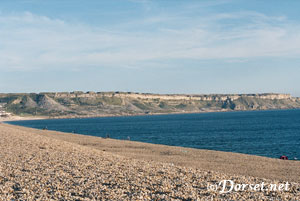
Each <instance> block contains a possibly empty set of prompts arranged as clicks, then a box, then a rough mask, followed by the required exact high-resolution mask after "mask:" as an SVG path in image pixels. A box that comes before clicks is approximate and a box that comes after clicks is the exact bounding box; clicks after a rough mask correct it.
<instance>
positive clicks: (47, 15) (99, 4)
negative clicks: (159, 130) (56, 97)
mask: <svg viewBox="0 0 300 201" xmlns="http://www.w3.org/2000/svg"><path fill="white" fill-rule="evenodd" d="M299 8H300V1H298V0H286V1H282V0H264V1H262V0H251V1H249V0H86V1H82V0H1V1H0V93H1V92H2V93H9V92H45V91H53V92H55V91H78V90H80V91H131V92H146V93H168V94H170V93H184V94H214V93H222V94H226V93H270V92H273V93H290V94H292V95H293V96H298V97H299V96H300V12H299Z"/></svg>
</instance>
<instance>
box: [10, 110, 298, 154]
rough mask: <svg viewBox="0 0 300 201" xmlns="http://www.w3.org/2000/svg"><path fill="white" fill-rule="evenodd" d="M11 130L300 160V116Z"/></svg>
mask: <svg viewBox="0 0 300 201" xmlns="http://www.w3.org/2000/svg"><path fill="white" fill-rule="evenodd" d="M9 123H11V124H15V125H21V126H27V127H32V128H39V129H42V128H44V127H47V128H48V129H49V130H56V131H63V132H75V133H80V134H86V135H92V136H99V137H105V136H106V135H107V134H109V136H110V137H111V138H115V139H127V137H128V136H129V137H130V139H131V140H134V141H141V142H149V143H155V144H165V145H173V146H182V147H192V148H198V149H211V150H219V151H230V152H239V153H246V154H254V155H260V156H267V157H273V158H278V157H279V156H281V155H287V156H288V157H289V158H290V159H293V158H300V110H281V111H277V110H276V111H249V112H225V113H202V114H172V115H155V116H130V117H101V118H86V119H52V120H30V121H16V122H9Z"/></svg>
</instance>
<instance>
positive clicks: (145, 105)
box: [0, 91, 300, 117]
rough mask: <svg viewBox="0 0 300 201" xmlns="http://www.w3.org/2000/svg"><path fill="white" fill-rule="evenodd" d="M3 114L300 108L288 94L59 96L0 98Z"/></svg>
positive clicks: (89, 114) (23, 95)
mask: <svg viewBox="0 0 300 201" xmlns="http://www.w3.org/2000/svg"><path fill="white" fill-rule="evenodd" d="M0 103H1V104H2V105H3V108H4V109H5V110H6V111H9V112H12V113H14V114H17V115H42V116H52V117H60V116H67V117H69V116H102V115H134V114H157V113H185V112H213V111H233V110H266V109H291V108H300V99H299V98H293V97H291V95H289V94H274V93H269V94H211V95H195V94H172V95H168V94H146V93H130V92H128V93H126V92H97V93H96V92H87V93H83V92H80V91H77V92H71V93H68V92H59V93H40V94H35V93H31V94H0Z"/></svg>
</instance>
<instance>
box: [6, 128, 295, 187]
mask: <svg viewBox="0 0 300 201" xmlns="http://www.w3.org/2000/svg"><path fill="white" fill-rule="evenodd" d="M2 125H5V126H8V127H12V128H16V129H19V130H22V131H28V132H31V133H34V134H37V135H40V136H43V137H49V138H53V139H58V140H62V141H66V142H70V143H74V144H78V145H81V146H85V147H89V148H93V149H97V150H101V151H105V152H110V153H113V154H118V155H122V156H126V157H132V158H133V159H142V160H145V159H146V160H150V161H153V159H155V158H156V159H157V160H158V161H160V162H168V163H173V164H176V165H182V166H184V167H194V168H199V167H200V168H201V167H204V168H205V170H208V167H209V169H210V170H211V169H213V171H219V170H220V171H221V172H226V173H227V174H236V173H240V174H241V175H245V172H246V171H249V170H250V169H252V170H251V171H250V172H249V175H248V176H254V177H257V176H259V177H262V175H261V174H259V173H258V171H257V170H260V171H262V172H263V169H262V168H267V167H268V166H269V164H268V163H271V164H272V165H271V167H276V166H277V168H278V170H277V171H274V170H272V169H270V168H268V169H269V170H268V171H270V172H272V174H269V175H268V176H266V177H264V178H268V179H287V178H289V179H291V178H293V179H292V181H298V180H297V179H296V178H294V176H291V175H284V173H285V172H289V171H290V170H289V166H291V167H295V165H296V166H297V167H299V166H300V161H299V160H281V159H278V158H270V157H265V156H258V155H251V154H244V153H236V152H226V151H217V150H207V149H197V148H188V147H180V146H169V145H163V144H153V143H146V142H139V141H129V140H119V139H113V138H103V137H97V136H91V135H84V134H76V133H67V132H61V131H53V130H42V129H35V128H29V127H24V126H18V125H12V124H9V123H5V122H4V123H2ZM122 149H124V150H122ZM121 150H122V151H121ZM203 154H205V155H206V156H205V157H202V158H201V157H199V155H203ZM177 157H179V158H180V159H178V158H177ZM227 160H228V161H227ZM248 160H249V161H252V162H253V161H254V162H255V163H258V162H259V163H260V162H261V163H262V164H260V166H261V167H258V166H257V165H255V167H252V166H251V164H247V163H245V162H246V161H248ZM199 161H201V163H202V164H199ZM220 161H222V162H224V164H223V166H224V167H214V165H220ZM241 162H242V163H241ZM212 164H214V165H213V166H212ZM199 165H200V166H199ZM234 165H235V166H239V168H241V170H240V171H236V170H235V168H234ZM250 167H251V168H250ZM232 168H234V169H232ZM225 169H227V170H225ZM232 170H233V171H232ZM293 171H294V170H293ZM274 172H276V174H274ZM296 172H297V173H295V175H298V178H299V177H300V169H299V170H297V171H296Z"/></svg>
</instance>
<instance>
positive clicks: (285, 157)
mask: <svg viewBox="0 0 300 201" xmlns="http://www.w3.org/2000/svg"><path fill="white" fill-rule="evenodd" d="M280 159H281V160H289V159H288V157H287V156H284V155H283V156H280Z"/></svg>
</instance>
